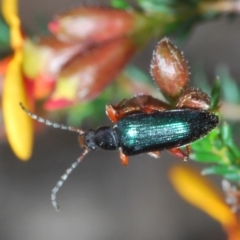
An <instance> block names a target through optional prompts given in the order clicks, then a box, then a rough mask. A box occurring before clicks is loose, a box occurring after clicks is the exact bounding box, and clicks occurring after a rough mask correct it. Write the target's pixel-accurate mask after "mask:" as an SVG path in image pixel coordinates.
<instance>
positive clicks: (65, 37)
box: [49, 7, 141, 44]
mask: <svg viewBox="0 0 240 240" xmlns="http://www.w3.org/2000/svg"><path fill="white" fill-rule="evenodd" d="M140 17H141V16H140V14H137V13H134V12H130V11H122V10H117V9H111V8H100V7H81V8H75V9H72V10H70V11H67V12H66V13H63V14H59V15H58V16H57V17H56V18H55V20H53V21H52V22H50V23H49V30H50V31H51V32H52V33H53V34H54V35H55V36H56V37H57V38H58V39H59V40H61V41H66V42H77V41H78V42H79V41H88V43H90V44H92V43H100V42H103V41H107V40H111V39H114V38H118V37H123V36H126V35H128V34H130V33H132V32H133V29H134V28H135V27H136V25H137V24H139V22H141V21H140Z"/></svg>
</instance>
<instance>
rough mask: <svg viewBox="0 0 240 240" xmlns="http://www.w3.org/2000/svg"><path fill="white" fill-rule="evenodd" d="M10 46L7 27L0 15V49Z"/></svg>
mask: <svg viewBox="0 0 240 240" xmlns="http://www.w3.org/2000/svg"><path fill="white" fill-rule="evenodd" d="M9 48H10V32H9V27H8V26H7V24H6V23H5V21H4V20H3V18H2V17H1V16H0V51H2V50H5V49H9Z"/></svg>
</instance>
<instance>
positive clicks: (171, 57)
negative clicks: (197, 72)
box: [151, 38, 188, 98]
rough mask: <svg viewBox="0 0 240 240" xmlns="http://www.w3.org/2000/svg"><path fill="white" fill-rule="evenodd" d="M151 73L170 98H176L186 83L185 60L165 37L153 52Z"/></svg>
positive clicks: (186, 69) (186, 67) (186, 66)
mask: <svg viewBox="0 0 240 240" xmlns="http://www.w3.org/2000/svg"><path fill="white" fill-rule="evenodd" d="M151 74H152V77H153V78H154V79H155V81H156V83H157V85H158V86H159V88H160V90H161V91H162V92H163V93H164V94H166V95H167V96H169V97H171V98H177V97H178V96H179V95H180V94H181V93H182V91H183V90H184V89H185V88H186V86H187V84H188V65H187V62H186V60H185V59H184V57H183V55H182V53H181V52H180V51H179V50H178V49H177V48H176V47H175V46H174V45H173V44H172V43H171V42H170V41H169V39H167V38H164V39H162V40H161V41H160V42H159V44H158V45H157V48H156V50H155V51H154V53H153V58H152V62H151Z"/></svg>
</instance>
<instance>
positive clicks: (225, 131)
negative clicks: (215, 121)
mask: <svg viewBox="0 0 240 240" xmlns="http://www.w3.org/2000/svg"><path fill="white" fill-rule="evenodd" d="M220 135H221V139H222V140H223V142H224V143H225V144H228V142H229V140H231V139H232V130H231V127H230V126H229V124H227V123H226V122H224V123H223V125H222V126H221V128H220Z"/></svg>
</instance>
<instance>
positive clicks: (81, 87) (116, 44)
mask: <svg viewBox="0 0 240 240" xmlns="http://www.w3.org/2000/svg"><path fill="white" fill-rule="evenodd" d="M135 51H136V45H135V44H134V42H133V41H132V40H131V39H130V38H119V39H116V40H113V41H110V42H108V43H105V44H102V45H99V46H97V47H95V48H92V49H90V50H88V51H87V52H86V53H84V54H81V55H78V56H76V57H75V58H74V59H72V60H71V61H70V62H68V64H66V65H65V66H64V67H63V68H62V70H61V72H60V75H59V79H58V80H57V83H56V88H55V91H54V92H53V94H52V96H51V97H50V99H49V100H47V102H46V103H45V108H46V109H47V110H55V109H58V108H63V107H67V106H70V105H72V104H74V103H77V102H83V101H87V100H90V99H93V98H95V97H97V96H98V95H99V94H100V93H101V92H102V91H103V89H104V88H105V87H106V86H107V85H108V84H109V83H111V82H112V81H113V80H114V78H115V77H116V76H117V74H118V73H119V72H120V71H121V70H122V68H123V67H124V66H125V64H126V63H127V62H128V60H129V59H130V58H131V57H132V55H133V54H134V52H135Z"/></svg>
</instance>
